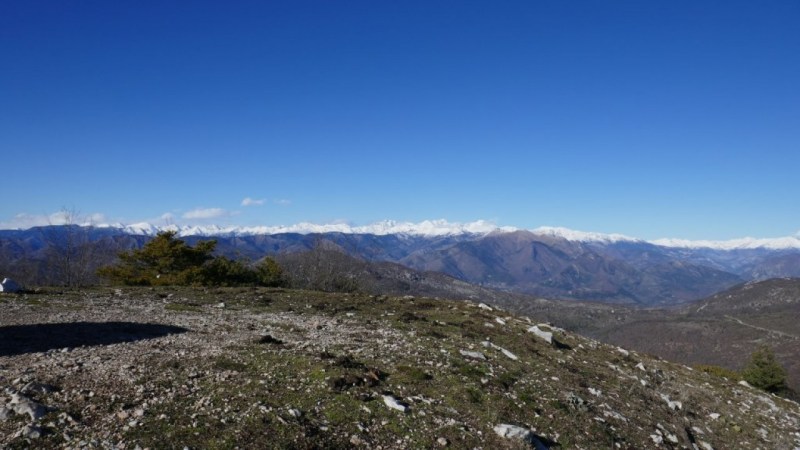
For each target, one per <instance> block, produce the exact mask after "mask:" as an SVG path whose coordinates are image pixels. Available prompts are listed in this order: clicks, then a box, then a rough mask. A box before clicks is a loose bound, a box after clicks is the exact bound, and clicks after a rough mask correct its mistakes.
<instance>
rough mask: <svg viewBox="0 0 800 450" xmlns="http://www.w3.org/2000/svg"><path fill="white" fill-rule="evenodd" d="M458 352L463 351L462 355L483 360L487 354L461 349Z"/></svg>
mask: <svg viewBox="0 0 800 450" xmlns="http://www.w3.org/2000/svg"><path fill="white" fill-rule="evenodd" d="M458 352H459V353H461V354H462V355H464V356H466V357H467V358H472V359H479V360H481V361H486V355H484V354H483V353H481V352H471V351H469V350H459V351H458Z"/></svg>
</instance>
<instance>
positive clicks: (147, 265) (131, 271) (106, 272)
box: [98, 231, 217, 286]
mask: <svg viewBox="0 0 800 450" xmlns="http://www.w3.org/2000/svg"><path fill="white" fill-rule="evenodd" d="M176 234H177V233H176V232H175V231H162V232H160V233H158V235H156V237H155V238H153V239H152V240H151V241H150V242H148V243H147V244H145V245H144V247H142V248H141V249H137V250H132V251H129V252H122V253H120V255H119V259H120V261H119V263H118V264H116V265H113V266H106V267H103V268H101V269H100V270H99V271H98V275H100V276H101V277H104V278H107V279H108V280H110V281H111V282H112V283H119V284H127V285H145V286H148V285H150V286H153V285H179V284H196V283H202V282H203V275H204V274H203V264H205V263H206V262H207V261H210V260H212V259H214V257H213V256H212V255H211V253H212V252H213V251H214V248H215V247H216V245H217V241H213V240H212V241H200V242H198V243H197V245H195V246H194V247H190V246H189V245H187V244H186V242H184V241H183V240H181V239H178V238H176Z"/></svg>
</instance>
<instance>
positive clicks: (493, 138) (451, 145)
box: [0, 0, 800, 239]
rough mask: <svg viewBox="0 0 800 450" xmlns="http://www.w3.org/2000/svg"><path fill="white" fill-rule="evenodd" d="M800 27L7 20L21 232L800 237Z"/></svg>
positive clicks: (602, 16) (571, 9)
mask: <svg viewBox="0 0 800 450" xmlns="http://www.w3.org/2000/svg"><path fill="white" fill-rule="evenodd" d="M229 3H232V4H229ZM798 23H800V3H798V2H796V1H793V0H792V1H764V2H735V1H724V2H723V1H714V2H704V1H670V2H641V1H614V2H608V1H569V2H565V1H555V0H554V1H520V2H465V1H459V2H430V1H424V2H412V1H404V2H381V1H378V2H376V1H364V2H351V1H342V2H330V1H326V2H305V1H291V2H256V1H254V2H202V1H191V2H188V1H187V2H163V1H143V2H107V1H80V2H65V1H52V2H46V1H7V2H2V4H0V55H2V58H3V62H2V66H0V67H2V70H0V154H1V155H2V163H3V165H4V169H3V171H2V173H1V174H0V193H2V194H3V195H2V197H3V202H2V204H0V225H4V226H6V227H8V226H14V225H23V224H32V223H36V222H41V221H42V220H43V219H44V218H46V217H47V216H48V215H50V214H52V213H54V212H56V211H58V210H60V209H61V208H63V207H67V208H71V209H75V210H77V211H79V212H80V213H82V214H83V215H87V216H89V215H97V217H98V219H99V220H104V221H109V222H111V221H122V222H127V223H132V222H139V221H143V220H148V221H153V222H158V221H164V220H165V219H162V217H169V219H166V220H168V221H171V222H175V223H216V224H241V225H281V224H284V225H285V224H292V223H297V222H302V221H310V222H316V223H330V222H334V221H346V222H350V223H354V224H367V223H371V222H374V221H379V220H383V219H394V220H400V221H415V222H416V221H421V220H424V219H439V218H444V219H447V220H450V221H456V222H466V221H472V220H477V219H487V220H492V221H495V222H496V223H498V224H499V225H509V226H517V227H524V228H535V227H538V226H541V225H552V226H564V227H568V228H573V229H578V230H585V231H598V232H608V233H611V232H614V233H623V234H627V235H631V236H636V237H641V238H647V239H654V238H660V237H679V238H687V239H700V238H703V239H728V238H734V237H743V236H757V237H773V236H785V235H791V234H795V233H797V232H798V230H800V208H799V207H798V198H800V182H799V180H800V177H798V169H799V168H800V81H798V80H800V58H799V57H798V55H800V28H798V26H797V24H798ZM246 198H249V199H251V200H253V201H251V202H246V201H244V200H245V199H246ZM247 203H249V204H247Z"/></svg>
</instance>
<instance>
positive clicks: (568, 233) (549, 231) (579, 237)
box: [531, 227, 641, 243]
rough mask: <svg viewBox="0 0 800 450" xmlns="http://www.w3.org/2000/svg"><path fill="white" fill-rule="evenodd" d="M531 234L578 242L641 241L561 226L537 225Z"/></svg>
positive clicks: (639, 240)
mask: <svg viewBox="0 0 800 450" xmlns="http://www.w3.org/2000/svg"><path fill="white" fill-rule="evenodd" d="M531 232H532V233H533V234H538V235H540V236H551V237H560V238H562V239H566V240H568V241H578V242H605V243H613V242H620V241H631V242H641V239H636V238H632V237H629V236H625V235H623V234H603V233H593V232H586V231H576V230H570V229H569V228H563V227H539V228H536V229H533V230H531Z"/></svg>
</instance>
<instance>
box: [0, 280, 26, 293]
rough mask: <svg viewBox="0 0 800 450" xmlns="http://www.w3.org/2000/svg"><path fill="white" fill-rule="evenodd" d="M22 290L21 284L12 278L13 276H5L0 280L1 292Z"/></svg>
mask: <svg viewBox="0 0 800 450" xmlns="http://www.w3.org/2000/svg"><path fill="white" fill-rule="evenodd" d="M21 290H22V287H20V285H19V284H17V282H16V281H14V280H12V279H11V278H3V281H2V282H0V292H11V293H13V292H19V291H21Z"/></svg>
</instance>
